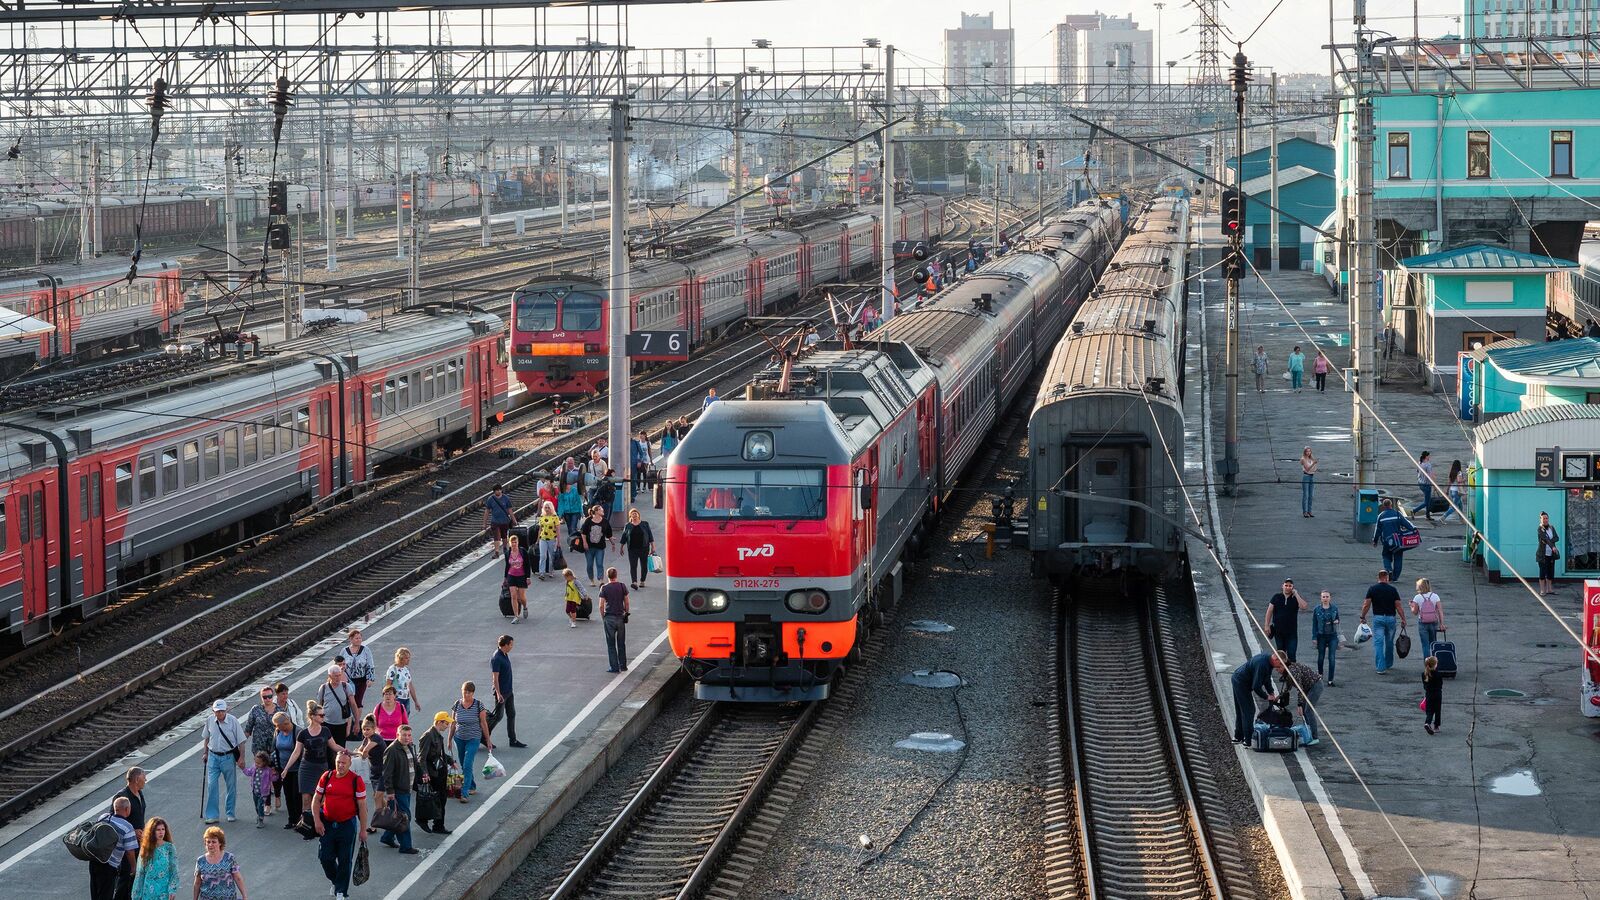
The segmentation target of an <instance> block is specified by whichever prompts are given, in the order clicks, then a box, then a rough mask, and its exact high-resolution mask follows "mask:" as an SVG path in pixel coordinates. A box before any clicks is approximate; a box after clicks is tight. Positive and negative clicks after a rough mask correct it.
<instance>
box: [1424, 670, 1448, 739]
mask: <svg viewBox="0 0 1600 900" xmlns="http://www.w3.org/2000/svg"><path fill="white" fill-rule="evenodd" d="M1443 694H1444V676H1442V675H1440V674H1439V657H1437V656H1430V657H1428V658H1427V659H1425V660H1423V661H1422V710H1423V717H1422V730H1423V731H1426V732H1427V733H1429V734H1438V733H1439V727H1440V726H1439V706H1440V705H1441V704H1443V702H1444V699H1443Z"/></svg>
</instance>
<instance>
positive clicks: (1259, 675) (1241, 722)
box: [1233, 653, 1283, 744]
mask: <svg viewBox="0 0 1600 900" xmlns="http://www.w3.org/2000/svg"><path fill="white" fill-rule="evenodd" d="M1274 671H1278V672H1281V671H1283V660H1282V659H1281V658H1280V657H1279V656H1278V655H1277V654H1276V653H1257V654H1256V655H1255V656H1252V657H1250V658H1249V659H1247V660H1245V661H1244V663H1243V664H1241V665H1240V666H1239V668H1237V669H1234V670H1233V739H1234V740H1235V741H1238V742H1239V743H1241V744H1248V743H1250V735H1251V733H1252V732H1253V731H1254V730H1255V727H1256V701H1255V698H1256V697H1260V698H1261V699H1263V700H1265V701H1267V702H1268V703H1271V702H1272V701H1274V700H1276V699H1278V695H1277V694H1274V693H1272V692H1271V690H1270V689H1271V687H1272V673H1273V672H1274Z"/></svg>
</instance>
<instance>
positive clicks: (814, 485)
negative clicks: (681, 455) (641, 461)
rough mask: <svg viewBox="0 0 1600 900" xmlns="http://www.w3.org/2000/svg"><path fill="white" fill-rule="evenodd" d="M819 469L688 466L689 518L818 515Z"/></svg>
mask: <svg viewBox="0 0 1600 900" xmlns="http://www.w3.org/2000/svg"><path fill="white" fill-rule="evenodd" d="M825 474H826V473H825V472H824V470H823V469H820V468H818V469H809V468H807V469H801V468H770V469H718V468H693V469H690V470H689V517H690V518H691V519H718V520H722V519H729V520H734V521H738V520H741V519H820V518H822V517H823V516H824V514H825V513H826V512H827V493H826V488H825V481H826V477H825Z"/></svg>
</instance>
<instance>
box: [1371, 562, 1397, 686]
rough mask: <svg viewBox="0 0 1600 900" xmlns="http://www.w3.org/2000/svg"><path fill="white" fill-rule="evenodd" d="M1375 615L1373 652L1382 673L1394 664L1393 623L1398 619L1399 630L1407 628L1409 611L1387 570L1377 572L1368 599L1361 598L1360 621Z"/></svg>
mask: <svg viewBox="0 0 1600 900" xmlns="http://www.w3.org/2000/svg"><path fill="white" fill-rule="evenodd" d="M1368 612H1370V613H1371V614H1372V655H1373V660H1374V662H1376V663H1377V667H1378V674H1379V675H1382V674H1384V673H1385V672H1388V671H1389V667H1390V666H1393V665H1394V626H1395V622H1396V620H1397V619H1398V621H1399V623H1400V630H1401V631H1404V630H1405V627H1406V611H1405V608H1404V607H1402V606H1401V605H1400V592H1399V591H1397V590H1395V588H1394V585H1392V584H1390V583H1389V572H1388V570H1384V571H1380V572H1379V573H1378V583H1377V584H1375V585H1373V586H1372V587H1369V588H1367V599H1365V600H1363V601H1361V621H1363V622H1365V621H1366V620H1367V613H1368Z"/></svg>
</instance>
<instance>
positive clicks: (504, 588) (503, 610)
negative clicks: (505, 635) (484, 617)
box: [500, 581, 516, 619]
mask: <svg viewBox="0 0 1600 900" xmlns="http://www.w3.org/2000/svg"><path fill="white" fill-rule="evenodd" d="M500 615H502V616H505V617H506V618H508V619H509V618H511V617H512V616H514V615H516V611H515V610H513V609H512V608H511V582H509V581H502V582H500Z"/></svg>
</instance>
